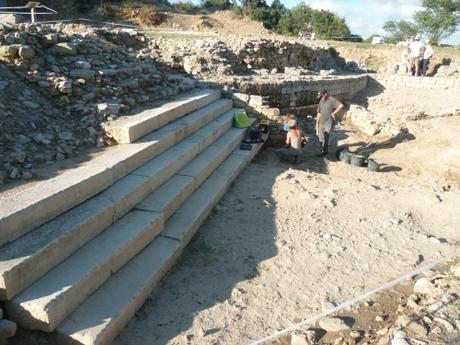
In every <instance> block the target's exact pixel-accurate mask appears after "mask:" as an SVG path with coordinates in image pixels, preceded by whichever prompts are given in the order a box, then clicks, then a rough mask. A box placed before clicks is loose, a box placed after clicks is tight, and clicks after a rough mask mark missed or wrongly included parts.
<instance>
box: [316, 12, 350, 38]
mask: <svg viewBox="0 0 460 345" xmlns="http://www.w3.org/2000/svg"><path fill="white" fill-rule="evenodd" d="M311 19H312V21H311V23H312V27H313V31H314V32H315V34H316V36H317V37H318V38H322V39H334V38H339V39H347V38H348V37H350V34H351V33H350V28H349V27H348V25H347V23H346V22H345V19H343V18H341V17H339V16H337V15H335V14H334V13H332V12H331V11H327V10H320V11H316V10H314V11H313V12H312V17H311Z"/></svg>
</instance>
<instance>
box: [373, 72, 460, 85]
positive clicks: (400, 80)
mask: <svg viewBox="0 0 460 345" xmlns="http://www.w3.org/2000/svg"><path fill="white" fill-rule="evenodd" d="M369 77H370V80H371V82H374V83H375V82H376V83H378V84H381V85H382V86H383V87H385V88H389V89H395V88H397V89H404V88H409V87H410V88H417V89H448V88H456V89H460V79H452V78H438V77H412V76H405V75H385V74H370V75H369Z"/></svg>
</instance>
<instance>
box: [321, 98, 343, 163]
mask: <svg viewBox="0 0 460 345" xmlns="http://www.w3.org/2000/svg"><path fill="white" fill-rule="evenodd" d="M318 96H319V97H320V101H319V104H318V114H317V115H316V136H317V137H318V139H319V142H320V143H321V156H326V155H327V153H328V150H329V137H330V135H331V132H332V129H333V128H334V122H335V121H336V119H335V116H336V115H337V113H338V112H339V111H340V110H342V108H343V104H342V103H340V102H339V101H338V100H336V99H335V98H334V97H332V96H329V94H328V93H327V91H326V90H323V91H321V92H320V93H319V95H318Z"/></svg>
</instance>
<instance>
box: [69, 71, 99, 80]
mask: <svg viewBox="0 0 460 345" xmlns="http://www.w3.org/2000/svg"><path fill="white" fill-rule="evenodd" d="M95 74H96V72H94V71H92V70H90V69H74V70H72V71H70V73H69V75H70V77H71V78H73V79H83V80H85V81H92V80H94V76H95Z"/></svg>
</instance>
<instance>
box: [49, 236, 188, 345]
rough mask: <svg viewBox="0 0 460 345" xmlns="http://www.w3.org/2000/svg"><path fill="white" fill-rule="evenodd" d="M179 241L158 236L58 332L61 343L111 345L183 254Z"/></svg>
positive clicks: (68, 319) (65, 321)
mask: <svg viewBox="0 0 460 345" xmlns="http://www.w3.org/2000/svg"><path fill="white" fill-rule="evenodd" d="M179 249H180V246H179V242H178V241H176V240H173V239H169V238H164V237H157V238H156V239H155V240H154V241H153V242H152V243H151V244H149V245H148V246H147V247H146V248H145V249H144V250H143V251H142V252H140V253H139V254H138V255H137V256H136V257H135V258H134V259H133V260H131V261H130V262H129V263H128V264H127V265H126V266H124V267H123V268H122V269H121V270H119V271H118V272H117V273H115V274H114V275H113V276H112V277H110V279H109V280H108V281H107V282H106V283H105V284H104V285H102V286H101V287H100V288H99V289H98V290H97V291H96V292H95V293H94V294H92V295H91V296H90V297H89V298H88V299H87V300H86V301H85V302H84V303H83V304H82V305H80V306H79V307H78V308H77V310H75V311H74V312H73V313H72V314H71V315H70V316H69V317H67V319H65V320H64V321H63V322H62V323H61V324H60V325H59V326H58V327H57V329H56V331H55V332H56V337H57V340H58V343H59V344H62V345H64V344H69V345H70V344H72V345H76V344H88V345H89V344H91V345H93V344H94V345H96V344H97V345H108V344H110V342H111V341H112V340H113V339H114V338H115V337H116V335H117V334H118V333H119V332H120V330H121V329H123V327H124V326H125V325H126V324H127V323H128V322H129V320H130V319H131V318H132V316H133V315H134V313H135V312H136V311H137V309H139V308H140V307H141V306H142V304H143V303H144V301H145V299H146V298H147V297H148V296H149V294H150V293H151V291H152V290H153V288H154V287H155V286H156V285H157V284H158V282H159V281H160V279H161V278H162V277H163V275H164V274H165V273H166V272H167V271H168V270H169V269H170V267H171V266H172V264H173V263H174V261H175V259H176V258H177V257H178V256H179V255H180V250H179Z"/></svg>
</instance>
